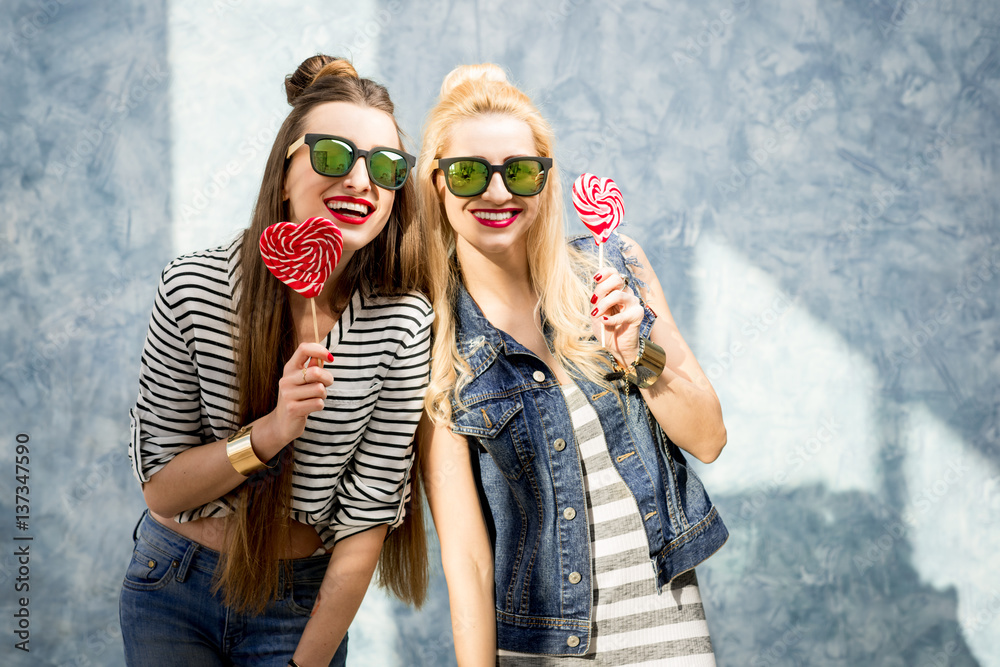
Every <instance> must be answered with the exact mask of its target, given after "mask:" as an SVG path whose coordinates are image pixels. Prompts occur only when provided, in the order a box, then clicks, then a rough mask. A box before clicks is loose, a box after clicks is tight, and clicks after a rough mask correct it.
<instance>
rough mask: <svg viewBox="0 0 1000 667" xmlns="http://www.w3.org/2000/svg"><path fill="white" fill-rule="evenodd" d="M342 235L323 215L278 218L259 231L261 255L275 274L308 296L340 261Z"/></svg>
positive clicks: (342, 242) (322, 282)
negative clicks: (297, 221) (303, 218)
mask: <svg viewBox="0 0 1000 667" xmlns="http://www.w3.org/2000/svg"><path fill="white" fill-rule="evenodd" d="M343 250H344V236H343V234H341V233H340V229H339V228H338V227H337V225H335V224H333V223H332V222H330V221H329V220H327V219H326V218H319V217H317V218H309V219H308V220H306V221H305V222H303V223H302V224H295V223H294V222H277V223H275V224H273V225H271V226H270V227H268V228H267V229H265V230H264V232H263V233H262V234H261V235H260V256H261V259H263V260H264V265H265V266H266V267H267V268H268V270H270V271H271V273H273V274H274V277H275V278H277V279H278V280H280V281H281V282H283V283H285V284H286V285H288V286H289V287H291V288H292V289H293V290H295V291H296V292H298V293H299V294H301V295H302V296H304V297H306V298H307V299H311V298H313V297H315V296H316V295H318V294H319V293H320V292H322V291H323V285H324V284H326V279H327V278H329V277H330V274H331V273H333V270H334V269H335V268H336V267H337V263H338V262H339V261H340V254H341V252H343Z"/></svg>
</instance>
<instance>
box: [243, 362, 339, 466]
mask: <svg viewBox="0 0 1000 667" xmlns="http://www.w3.org/2000/svg"><path fill="white" fill-rule="evenodd" d="M314 360H315V362H314ZM325 361H333V355H332V354H330V351H329V350H328V349H326V348H325V347H323V346H322V345H320V344H319V343H302V344H301V345H299V346H298V347H297V348H296V349H295V352H294V353H293V354H292V357H291V359H289V360H288V363H286V364H285V368H284V371H283V373H282V376H281V380H279V381H278V404H277V405H275V406H274V410H272V411H271V412H270V413H269V414H268V415H267V416H266V417H263V418H262V419H261V420H259V421H261V422H266V423H265V424H258V425H255V426H254V433H255V434H256V433H257V432H258V431H265V432H266V433H267V435H268V436H269V437H268V440H273V441H275V442H278V443H283V444H282V445H281V447H284V446H285V445H287V444H288V443H290V442H291V441H292V440H295V439H296V438H297V437H299V436H300V435H302V432H303V431H305V428H306V419H308V417H309V415H310V414H312V413H313V412H317V411H319V410H322V409H323V406H324V404H325V401H326V388H327V387H329V386H330V385H332V384H333V375H331V374H330V371H328V370H325V369H323V368H322V367H321V364H322V362H325ZM307 363H308V364H309V365H308V367H307V366H306V364H307ZM261 435H263V434H261ZM254 442H255V443H256V442H257V440H256V439H255V440H254ZM279 449H280V448H279Z"/></svg>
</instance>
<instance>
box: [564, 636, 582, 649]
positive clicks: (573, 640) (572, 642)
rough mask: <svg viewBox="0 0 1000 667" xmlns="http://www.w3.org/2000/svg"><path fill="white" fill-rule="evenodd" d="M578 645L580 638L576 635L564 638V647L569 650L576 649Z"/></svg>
mask: <svg viewBox="0 0 1000 667" xmlns="http://www.w3.org/2000/svg"><path fill="white" fill-rule="evenodd" d="M579 645H580V638H579V637H577V636H576V635H570V636H569V637H567V638H566V646H569V647H570V648H576V647H577V646H579Z"/></svg>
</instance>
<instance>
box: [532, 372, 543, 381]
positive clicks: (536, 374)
mask: <svg viewBox="0 0 1000 667" xmlns="http://www.w3.org/2000/svg"><path fill="white" fill-rule="evenodd" d="M531 377H533V378H534V379H535V382H545V373H543V372H541V371H535V372H534V373H532V374H531Z"/></svg>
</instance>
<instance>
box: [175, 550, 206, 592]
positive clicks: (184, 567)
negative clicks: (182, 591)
mask: <svg viewBox="0 0 1000 667" xmlns="http://www.w3.org/2000/svg"><path fill="white" fill-rule="evenodd" d="M200 547H201V545H200V544H198V543H197V542H194V541H192V542H191V543H190V544H189V545H188V548H187V551H185V552H184V558H182V559H181V564H180V565H179V566H178V567H177V581H178V582H180V583H182V584H183V583H184V581H185V580H186V579H187V573H188V570H190V569H191V561H193V560H194V556H195V554H197V553H198V549H199V548H200Z"/></svg>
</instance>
